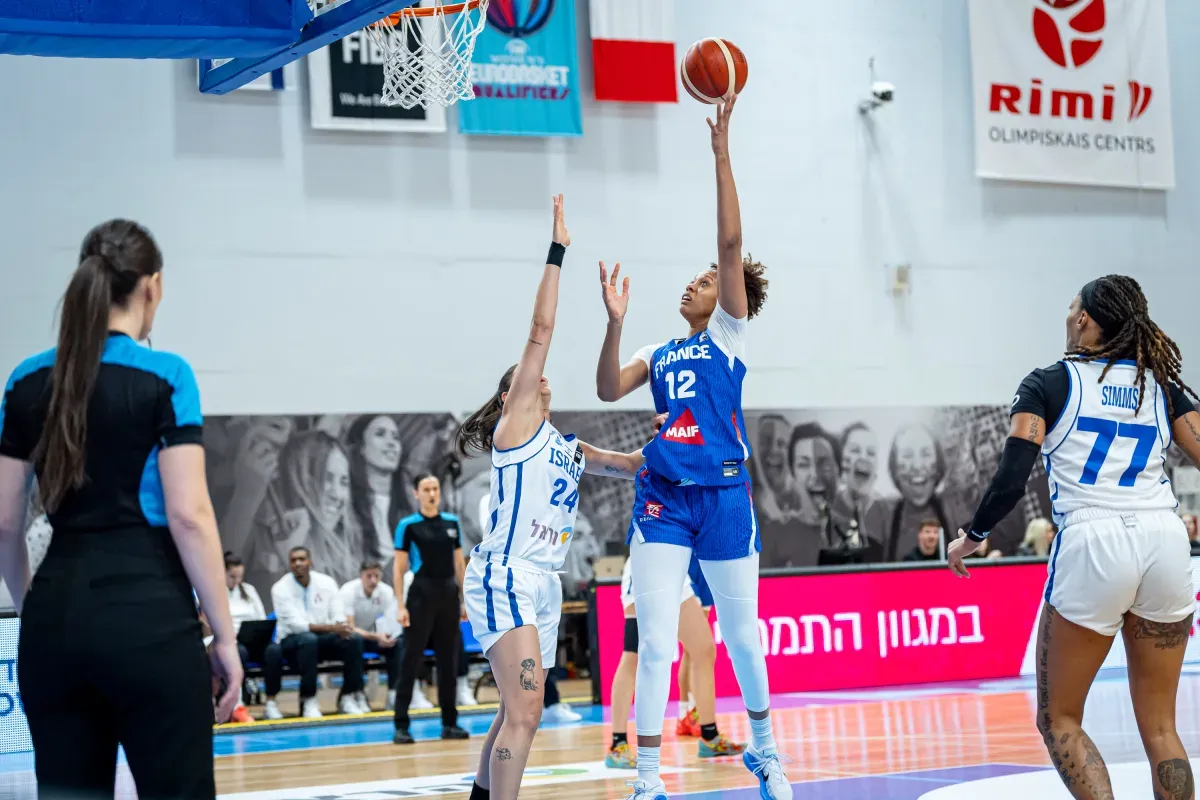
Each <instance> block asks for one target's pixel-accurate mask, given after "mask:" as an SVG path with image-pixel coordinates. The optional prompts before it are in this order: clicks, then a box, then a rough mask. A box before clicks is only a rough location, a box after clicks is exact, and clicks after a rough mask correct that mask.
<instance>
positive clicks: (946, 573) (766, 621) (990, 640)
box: [596, 559, 1200, 705]
mask: <svg viewBox="0 0 1200 800" xmlns="http://www.w3.org/2000/svg"><path fill="white" fill-rule="evenodd" d="M968 566H969V567H972V570H971V579H970V580H961V579H959V578H958V577H956V576H955V575H953V574H952V573H951V572H950V570H949V569H948V568H947V567H946V566H945V564H939V565H938V566H936V567H928V568H909V569H896V570H893V571H884V572H881V571H869V572H868V571H864V572H855V573H839V574H830V575H821V574H811V575H800V576H786V577H784V576H780V577H774V576H770V577H768V576H764V577H762V578H761V579H760V580H759V584H758V585H759V602H758V606H759V620H758V635H759V639H760V640H761V641H762V646H763V651H764V653H766V657H767V671H768V673H769V674H770V677H771V691H773V692H806V691H824V690H833V689H858V688H866V687H877V686H898V685H904V684H916V683H937V682H943V681H962V680H984V679H998V678H1015V677H1018V676H1020V675H1030V674H1032V673H1033V653H1034V647H1035V644H1036V633H1037V624H1038V619H1039V614H1040V611H1041V607H1042V591H1043V587H1044V585H1045V582H1046V565H1045V564H1041V563H1035V564H1007V565H1005V564H1001V563H994V562H993V563H986V562H985V563H983V564H981V565H978V566H974V565H971V564H968ZM1192 582H1193V584H1194V585H1195V586H1196V588H1197V590H1198V591H1200V559H1193V560H1192ZM596 625H597V627H596V632H597V643H598V647H599V662H600V693H601V697H602V698H603V703H604V704H605V705H608V704H609V703H610V702H611V696H610V692H611V686H612V676H613V673H614V672H616V669H617V662H618V661H619V660H620V658H621V643H622V640H623V631H624V612H623V609H622V607H621V587H620V585H619V584H603V585H600V586H598V587H596ZM714 631H715V638H716V640H717V668H716V685H717V696H718V697H734V696H737V695H738V694H739V690H738V685H737V680H736V679H735V677H734V674H733V667H732V665H731V664H730V661H729V657H728V654H727V653H726V651H725V646H724V644H723V643H722V637H721V629H720V624H719V621H718V623H717V624H715V625H714ZM1196 634H1197V627H1196V626H1195V625H1193V627H1192V633H1191V638H1190V639H1189V641H1188V645H1187V655H1186V657H1185V659H1186V662H1187V663H1190V664H1197V663H1200V640H1198V639H1197V637H1196ZM679 655H680V654H679V652H678V648H677V650H676V658H675V667H674V668H673V669H672V681H671V692H672V694H671V699H673V700H674V699H677V693H678V682H677V671H678V663H679ZM1124 665H1125V654H1124V650H1123V648H1122V646H1121V642H1120V637H1118V638H1117V641H1116V642H1115V643H1114V645H1113V648H1112V650H1111V651H1110V653H1109V656H1108V660H1107V661H1105V664H1104V666H1105V667H1121V666H1124Z"/></svg>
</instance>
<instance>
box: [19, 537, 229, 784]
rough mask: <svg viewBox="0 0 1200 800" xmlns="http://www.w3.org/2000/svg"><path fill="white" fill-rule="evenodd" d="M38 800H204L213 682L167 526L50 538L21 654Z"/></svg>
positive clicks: (29, 603)
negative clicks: (125, 798) (119, 790)
mask: <svg viewBox="0 0 1200 800" xmlns="http://www.w3.org/2000/svg"><path fill="white" fill-rule="evenodd" d="M17 668H18V670H19V676H18V677H19V680H20V688H21V698H22V700H23V701H24V704H25V713H26V716H27V717H28V720H29V732H30V734H31V735H32V737H33V747H34V754H35V759H36V771H37V780H38V796H39V797H40V798H42V800H68V799H69V800H83V798H98V797H108V798H111V797H112V796H113V784H114V782H115V776H116V766H117V746H118V744H119V745H122V746H123V747H124V748H125V755H126V758H127V760H128V762H129V771H130V772H131V773H132V774H133V779H134V782H135V783H136V784H137V793H138V797H139V798H142V800H166V799H167V798H175V799H177V798H186V799H187V800H193V799H194V798H212V797H214V796H215V793H216V789H215V786H214V784H213V740H212V725H213V695H212V682H211V679H212V673H211V671H210V669H209V664H208V657H207V656H206V654H205V652H204V643H203V641H202V639H201V633H200V621H199V619H198V618H197V615H196V606H195V601H194V600H193V597H192V588H191V583H190V581H189V580H188V578H187V575H186V574H185V573H184V570H183V565H182V563H181V562H180V560H179V553H178V551H177V550H176V549H175V545H174V543H173V542H172V540H171V535H170V533H168V532H167V530H166V529H153V528H143V529H134V530H113V531H99V532H95V533H90V534H78V533H70V532H62V531H59V532H55V535H54V538H53V539H52V540H51V543H50V550H49V552H48V553H47V555H46V559H45V561H44V562H43V563H42V565H41V568H40V569H39V570H38V573H37V576H36V577H35V578H34V581H33V586H32V587H31V589H30V592H29V596H28V598H27V599H26V602H25V609H24V613H23V615H22V619H21V639H20V644H19V646H18V651H17Z"/></svg>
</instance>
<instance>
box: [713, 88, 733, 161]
mask: <svg viewBox="0 0 1200 800" xmlns="http://www.w3.org/2000/svg"><path fill="white" fill-rule="evenodd" d="M735 105H737V95H736V94H735V95H731V96H730V97H729V98H727V99H726V100H723V101H722V102H720V103H717V121H716V122H713V121H712V118H708V119H707V120H706V122H708V128H709V130H710V131H711V132H712V148H713V153H715V154H717V155H725V154H727V153H728V152H729V118H730V116H732V115H733V107H734V106H735Z"/></svg>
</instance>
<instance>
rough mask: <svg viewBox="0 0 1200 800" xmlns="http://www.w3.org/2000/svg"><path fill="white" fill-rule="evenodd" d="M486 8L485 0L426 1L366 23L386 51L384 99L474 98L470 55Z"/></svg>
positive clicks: (441, 101) (408, 104)
mask: <svg viewBox="0 0 1200 800" xmlns="http://www.w3.org/2000/svg"><path fill="white" fill-rule="evenodd" d="M487 7H488V0H469V2H464V3H445V4H444V3H443V2H442V0H424V2H423V3H422V4H421V5H420V6H413V7H411V8H406V9H404V10H403V11H400V12H397V13H395V14H392V15H391V16H388V17H384V18H383V19H381V20H379V21H378V22H376V23H374V24H373V25H371V26H370V27H368V28H367V32H368V33H369V34H370V36H371V39H372V41H374V42H375V44H376V45H377V46H378V47H379V48H380V50H382V51H383V56H384V63H383V104H384V105H385V106H400V107H401V108H414V107H416V106H428V105H430V104H436V105H440V106H449V105H453V104H454V103H456V102H458V101H459V100H469V99H471V98H473V97H474V96H475V91H474V88H473V87H472V85H471V54H472V53H474V52H475V41H476V39H478V38H479V34H480V33H481V32H482V31H483V27H484V25H486V24H487Z"/></svg>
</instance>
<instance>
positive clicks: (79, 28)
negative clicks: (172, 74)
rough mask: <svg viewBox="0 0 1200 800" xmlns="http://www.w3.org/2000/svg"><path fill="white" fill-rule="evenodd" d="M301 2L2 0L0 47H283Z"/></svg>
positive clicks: (64, 50) (193, 54)
mask: <svg viewBox="0 0 1200 800" xmlns="http://www.w3.org/2000/svg"><path fill="white" fill-rule="evenodd" d="M311 19H312V12H311V11H310V10H309V8H308V3H307V2H306V0H255V2H225V3H217V2H210V0H83V1H82V2H80V0H3V2H0V53H10V54H13V55H38V56H62V57H68V58H238V57H243V56H256V55H261V54H263V53H268V52H271V51H272V50H275V49H278V48H280V47H286V46H287V45H289V44H291V43H292V42H294V41H296V40H297V39H298V38H300V31H301V29H303V27H304V25H305V24H307V23H308V22H309V21H310V20H311Z"/></svg>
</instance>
